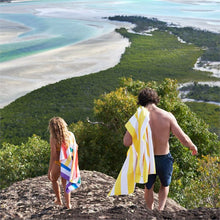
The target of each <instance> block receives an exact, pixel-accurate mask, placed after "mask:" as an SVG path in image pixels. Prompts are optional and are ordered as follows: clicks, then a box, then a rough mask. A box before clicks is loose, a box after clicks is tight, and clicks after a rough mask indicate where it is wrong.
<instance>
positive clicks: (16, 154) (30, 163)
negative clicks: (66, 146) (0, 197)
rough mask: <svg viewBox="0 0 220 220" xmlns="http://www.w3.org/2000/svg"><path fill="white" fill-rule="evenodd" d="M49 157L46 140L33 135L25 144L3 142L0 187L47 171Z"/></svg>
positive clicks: (0, 154)
mask: <svg viewBox="0 0 220 220" xmlns="http://www.w3.org/2000/svg"><path fill="white" fill-rule="evenodd" d="M49 158H50V146H49V144H48V142H46V141H44V140H41V138H40V137H38V136H36V135H33V136H32V137H30V138H28V141H27V142H26V143H25V144H21V145H13V144H8V143H4V144H3V147H2V149H1V151H0V164H1V166H0V188H3V187H6V186H9V185H10V184H12V183H13V182H16V181H19V180H23V179H25V178H29V177H35V176H40V175H43V174H46V173H47V170H48V164H49Z"/></svg>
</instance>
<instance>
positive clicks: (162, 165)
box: [146, 153, 174, 189]
mask: <svg viewBox="0 0 220 220" xmlns="http://www.w3.org/2000/svg"><path fill="white" fill-rule="evenodd" d="M154 158H155V166H156V174H150V175H148V182H147V183H146V187H147V189H151V187H152V186H153V184H154V183H155V181H156V177H157V175H158V176H159V178H160V182H161V184H162V185H163V186H164V187H166V186H169V185H170V183H171V178H172V173H173V162H174V160H173V157H172V155H171V153H168V154H166V155H155V156H154Z"/></svg>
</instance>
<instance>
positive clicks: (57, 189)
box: [51, 164, 62, 205]
mask: <svg viewBox="0 0 220 220" xmlns="http://www.w3.org/2000/svg"><path fill="white" fill-rule="evenodd" d="M59 176H60V167H59V165H57V164H54V165H53V166H52V169H51V177H52V186H53V191H54V193H55V195H56V200H55V204H57V205H62V200H61V196H60V186H59V182H58V178H59Z"/></svg>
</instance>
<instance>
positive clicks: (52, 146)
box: [48, 138, 56, 180]
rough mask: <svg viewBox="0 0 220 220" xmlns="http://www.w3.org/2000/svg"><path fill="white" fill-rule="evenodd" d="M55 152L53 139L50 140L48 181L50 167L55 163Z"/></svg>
mask: <svg viewBox="0 0 220 220" xmlns="http://www.w3.org/2000/svg"><path fill="white" fill-rule="evenodd" d="M55 151H56V146H55V142H54V139H53V138H50V163H49V168H48V179H49V180H51V175H50V172H51V169H52V165H53V163H54V162H55V160H56V159H55V153H56V152H55Z"/></svg>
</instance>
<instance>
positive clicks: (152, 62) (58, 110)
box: [0, 28, 216, 145]
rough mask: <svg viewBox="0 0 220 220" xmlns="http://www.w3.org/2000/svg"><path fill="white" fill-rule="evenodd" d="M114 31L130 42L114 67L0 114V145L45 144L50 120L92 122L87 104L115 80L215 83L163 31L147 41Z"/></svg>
mask: <svg viewBox="0 0 220 220" xmlns="http://www.w3.org/2000/svg"><path fill="white" fill-rule="evenodd" d="M117 31H118V32H119V33H120V34H121V35H122V36H124V37H126V38H128V39H129V41H130V42H131V46H130V47H128V48H127V49H126V51H125V53H124V54H123V55H122V57H121V61H120V63H119V64H118V65H116V66H115V67H113V68H110V69H108V70H105V71H101V72H98V73H93V74H90V75H87V76H82V77H75V78H71V79H66V80H62V81H60V82H58V83H55V84H51V85H48V86H44V87H42V88H40V89H37V90H35V91H33V92H31V93H29V94H27V95H25V96H23V97H21V98H19V99H17V100H16V101H14V102H12V103H11V104H9V105H8V106H6V107H4V108H3V109H1V110H0V114H1V131H0V132H1V145H2V143H3V142H9V143H12V144H20V143H22V142H25V141H26V140H27V138H28V137H30V136H32V134H37V135H39V136H41V137H42V138H43V139H45V140H48V131H47V123H48V120H49V119H50V118H51V117H53V116H56V115H59V116H61V117H63V118H65V120H66V121H67V122H68V123H72V122H77V121H78V120H85V119H86V117H90V118H91V119H92V118H93V100H94V99H95V98H97V97H98V96H99V95H100V94H103V93H106V92H109V91H112V90H114V89H115V88H116V87H118V85H119V78H120V77H132V78H133V79H134V80H144V81H149V80H155V81H159V82H161V81H162V80H163V79H164V78H166V77H168V78H172V79H177V80H178V82H187V81H198V80H200V81H211V80H216V78H215V77H212V76H211V73H207V72H202V71H196V70H193V66H194V64H195V62H196V60H197V59H198V57H200V56H201V55H202V54H203V53H204V51H203V50H202V49H201V48H199V47H197V46H195V45H193V44H183V43H181V42H179V41H178V39H177V37H176V36H175V35H173V34H170V33H169V32H167V31H160V30H156V31H154V32H152V36H144V35H140V34H134V33H129V32H127V30H126V29H123V28H122V29H119V30H117Z"/></svg>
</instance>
